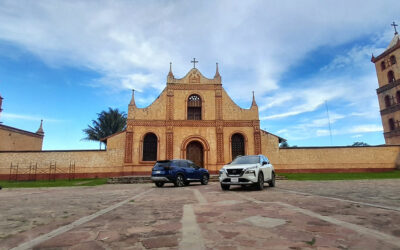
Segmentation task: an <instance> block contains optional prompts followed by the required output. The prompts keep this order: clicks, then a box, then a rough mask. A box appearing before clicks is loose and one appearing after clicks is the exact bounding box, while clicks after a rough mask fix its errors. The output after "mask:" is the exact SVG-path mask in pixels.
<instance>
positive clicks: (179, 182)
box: [174, 174, 185, 187]
mask: <svg viewBox="0 0 400 250" xmlns="http://www.w3.org/2000/svg"><path fill="white" fill-rule="evenodd" d="M174 184H175V187H183V186H184V185H185V178H184V177H183V175H181V174H178V175H177V176H176V180H175V183H174Z"/></svg>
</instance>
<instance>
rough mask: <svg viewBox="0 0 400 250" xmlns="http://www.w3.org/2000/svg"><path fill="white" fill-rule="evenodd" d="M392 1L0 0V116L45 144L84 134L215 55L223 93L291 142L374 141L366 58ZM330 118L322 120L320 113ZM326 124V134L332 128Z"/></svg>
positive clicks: (384, 37)
mask: <svg viewBox="0 0 400 250" xmlns="http://www.w3.org/2000/svg"><path fill="white" fill-rule="evenodd" d="M399 9H400V1H398V0H387V1H386V0H382V1H376V0H362V1H361V0H353V1H344V0H326V1H320V0H302V1H289V0H279V1H278V0H277V1H273V0H270V1H253V0H247V1H228V0H227V1H179V0H176V1H152V0H145V1H102V0H100V1H61V0H59V1H52V0H48V1H45V0H44V1H41V0H39V1H22V0H2V1H0V95H1V96H2V97H3V98H4V100H3V109H4V111H3V112H2V114H1V116H0V122H3V124H5V125H8V126H13V127H17V128H20V129H24V130H28V131H33V132H35V131H36V130H37V129H38V128H39V125H40V120H41V119H43V120H44V122H43V128H44V131H45V138H44V144H43V149H44V150H56V149H60V150H63V149H98V148H99V144H98V143H97V142H90V141H86V140H83V138H84V137H85V135H84V133H83V131H82V130H83V129H85V128H87V126H88V125H89V124H91V121H92V120H93V119H96V118H97V113H99V112H101V111H102V110H106V109H108V107H112V108H118V109H119V110H121V111H125V112H127V108H128V104H129V101H130V98H131V92H132V91H131V89H135V90H137V91H136V92H135V100H136V104H137V106H139V107H146V106H148V105H149V104H151V103H152V102H153V101H154V99H155V98H157V96H158V95H159V94H160V93H161V91H162V90H163V89H164V88H165V86H166V78H167V74H168V71H169V63H170V62H172V70H173V73H174V75H175V77H176V78H181V77H183V76H185V75H186V73H187V72H188V71H189V70H190V69H191V68H192V67H193V65H192V64H191V63H190V61H191V60H192V59H193V57H195V58H196V60H198V61H199V63H198V64H197V65H196V67H197V68H198V69H199V70H200V71H201V72H202V74H203V75H204V76H206V77H208V78H213V76H214V74H215V63H216V62H218V63H219V71H220V74H221V77H222V83H223V87H224V88H225V90H226V91H227V92H228V94H229V95H230V96H231V97H232V99H233V100H234V101H235V102H236V103H237V104H238V105H240V106H241V107H243V108H249V107H250V106H251V101H252V91H255V97H256V101H257V104H258V106H259V112H260V121H261V128H262V129H264V130H267V131H268V132H271V133H273V134H276V135H279V136H280V137H283V138H285V139H287V141H288V143H289V145H291V146H293V145H297V146H347V145H351V144H353V143H354V142H356V141H362V142H366V143H368V144H370V145H379V144H384V138H383V129H382V122H381V119H380V115H379V105H378V100H377V95H376V89H377V88H378V82H377V77H376V73H375V67H374V64H373V63H371V61H370V59H371V55H372V54H374V55H375V56H376V55H379V54H380V53H382V52H383V51H384V50H385V48H386V47H387V46H388V45H389V43H390V41H391V39H392V37H393V35H394V31H393V28H392V27H391V26H390V24H391V23H392V22H393V21H396V22H400V16H399V14H398V10H399ZM328 117H329V119H328ZM330 131H331V132H330Z"/></svg>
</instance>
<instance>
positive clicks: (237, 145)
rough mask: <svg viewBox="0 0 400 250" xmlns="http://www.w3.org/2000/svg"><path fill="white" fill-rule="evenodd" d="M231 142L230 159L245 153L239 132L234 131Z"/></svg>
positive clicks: (242, 139)
mask: <svg viewBox="0 0 400 250" xmlns="http://www.w3.org/2000/svg"><path fill="white" fill-rule="evenodd" d="M231 142H232V160H234V159H235V158H236V157H237V156H239V155H245V154H246V153H245V145H244V137H243V135H242V134H240V133H235V134H233V135H232V138H231Z"/></svg>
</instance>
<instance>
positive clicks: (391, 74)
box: [387, 71, 396, 82]
mask: <svg viewBox="0 0 400 250" xmlns="http://www.w3.org/2000/svg"><path fill="white" fill-rule="evenodd" d="M387 75H388V81H389V82H394V81H395V80H396V79H395V78H394V73H393V71H389V72H388V74H387Z"/></svg>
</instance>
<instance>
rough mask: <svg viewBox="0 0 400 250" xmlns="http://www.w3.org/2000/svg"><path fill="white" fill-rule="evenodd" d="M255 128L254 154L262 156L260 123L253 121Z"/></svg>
mask: <svg viewBox="0 0 400 250" xmlns="http://www.w3.org/2000/svg"><path fill="white" fill-rule="evenodd" d="M253 128H254V154H256V155H258V154H261V130H260V121H253Z"/></svg>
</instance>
